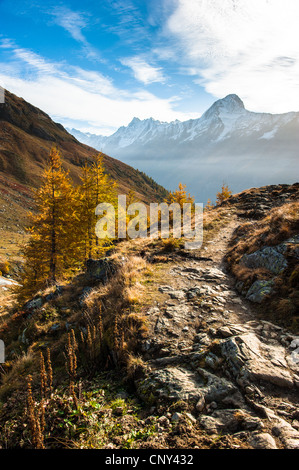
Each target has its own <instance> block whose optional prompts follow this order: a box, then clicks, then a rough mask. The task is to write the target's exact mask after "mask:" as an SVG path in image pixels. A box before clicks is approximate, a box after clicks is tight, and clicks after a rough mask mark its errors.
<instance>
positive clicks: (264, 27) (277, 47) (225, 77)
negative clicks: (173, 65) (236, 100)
mask: <svg viewBox="0 0 299 470" xmlns="http://www.w3.org/2000/svg"><path fill="white" fill-rule="evenodd" d="M298 18H299V2H298V0H250V1H248V0H238V1H236V0H197V1H196V2H194V1H193V0H176V1H175V9H174V11H173V13H172V14H171V15H170V17H169V18H168V21H167V25H166V31H167V32H168V34H170V37H171V38H172V39H175V40H176V43H175V49H176V52H177V57H178V58H179V60H180V61H181V63H182V65H184V67H185V71H186V70H189V73H190V75H195V74H196V75H197V78H196V81H197V83H199V84H200V85H202V86H204V87H205V89H206V91H207V92H209V93H211V94H213V95H214V96H216V97H222V96H224V95H226V94H228V93H237V94H239V95H240V96H241V97H242V99H244V100H245V103H246V104H247V107H248V108H250V109H252V110H259V111H261V110H265V111H269V112H286V111H290V110H298V109H299V94H298V87H299V49H298V43H299V29H298Z"/></svg>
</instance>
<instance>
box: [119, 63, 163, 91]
mask: <svg viewBox="0 0 299 470" xmlns="http://www.w3.org/2000/svg"><path fill="white" fill-rule="evenodd" d="M121 63H122V64H123V65H125V66H126V67H129V68H131V69H132V70H133V73H134V77H135V78H136V80H138V81H140V82H142V83H144V84H145V85H148V84H150V83H154V82H159V83H164V82H165V77H164V76H163V73H162V71H161V68H159V67H153V66H152V65H149V64H148V63H147V62H146V61H145V60H144V59H142V58H141V57H130V58H125V59H121Z"/></svg>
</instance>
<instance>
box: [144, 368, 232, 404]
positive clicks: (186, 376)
mask: <svg viewBox="0 0 299 470" xmlns="http://www.w3.org/2000/svg"><path fill="white" fill-rule="evenodd" d="M136 385H137V390H138V392H139V395H140V396H141V397H142V398H143V399H144V400H145V401H148V400H150V399H151V397H152V398H155V400H157V399H158V400H159V401H162V402H163V401H164V402H165V401H167V400H170V401H181V400H182V401H185V402H187V403H189V404H190V405H191V406H192V405H193V406H195V405H196V404H197V403H198V402H199V401H200V400H202V399H204V401H205V402H207V403H211V402H213V401H214V402H218V401H221V400H222V399H223V398H225V397H227V396H228V395H230V394H233V393H235V392H236V391H237V388H236V386H235V385H234V384H233V383H231V382H229V381H228V380H226V379H224V378H220V377H217V376H216V375H214V374H211V373H209V372H207V371H206V370H204V369H200V368H198V370H197V372H195V371H190V370H188V369H186V368H185V367H183V366H182V367H168V368H163V369H158V370H156V371H154V372H152V373H150V374H149V375H148V376H147V377H146V378H145V379H143V380H140V381H138V382H137V383H136Z"/></svg>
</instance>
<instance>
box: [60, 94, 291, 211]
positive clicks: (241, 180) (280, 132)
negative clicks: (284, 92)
mask: <svg viewBox="0 0 299 470" xmlns="http://www.w3.org/2000/svg"><path fill="white" fill-rule="evenodd" d="M68 131H69V132H70V133H71V134H72V135H74V136H75V137H76V138H77V139H78V140H79V141H80V142H83V143H85V144H87V145H90V146H92V147H94V148H96V149H98V150H101V151H103V152H105V153H108V154H109V155H111V156H113V157H115V158H118V159H121V160H122V161H124V162H126V163H128V164H130V165H132V166H134V167H137V168H139V169H140V170H142V171H145V172H146V173H148V174H149V175H150V176H152V177H153V178H154V179H156V180H157V181H158V182H159V183H160V184H162V185H163V186H164V187H167V188H169V189H174V188H175V187H176V186H177V184H178V182H179V181H181V182H183V183H186V184H187V188H188V189H189V190H190V192H191V193H192V194H194V195H195V196H196V200H197V201H198V202H206V200H207V198H211V199H212V200H213V199H215V194H216V192H217V191H218V190H219V188H220V186H221V184H222V182H226V183H227V184H228V185H229V186H230V187H231V189H232V190H233V192H239V191H241V190H244V189H246V188H250V187H254V186H256V187H257V186H263V185H267V184H278V183H294V182H295V181H296V180H298V179H299V113H298V112H290V113H286V114H269V113H254V112H251V111H247V110H246V109H245V107H244V104H243V102H242V100H241V99H240V98H239V97H238V96H237V95H234V94H232V95H228V96H226V97H225V98H223V99H221V100H218V101H216V102H215V103H214V104H213V105H212V106H211V107H210V108H209V109H208V110H207V111H206V112H205V113H204V114H203V115H202V117H200V118H198V119H190V120H188V121H185V122H180V121H174V122H170V123H167V122H160V121H156V120H154V119H152V118H150V119H145V120H140V119H138V118H134V119H133V120H132V121H131V122H130V124H129V125H128V126H127V127H124V126H123V127H120V128H119V129H118V130H117V131H116V132H115V133H114V134H112V135H111V136H108V137H107V136H101V135H94V134H90V133H83V132H80V131H78V130H76V129H68Z"/></svg>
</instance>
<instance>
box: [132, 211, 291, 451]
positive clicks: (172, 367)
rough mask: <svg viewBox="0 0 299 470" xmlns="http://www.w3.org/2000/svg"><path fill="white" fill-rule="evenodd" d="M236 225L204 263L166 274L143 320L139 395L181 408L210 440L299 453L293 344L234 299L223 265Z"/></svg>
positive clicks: (179, 264)
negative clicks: (145, 330)
mask: <svg viewBox="0 0 299 470" xmlns="http://www.w3.org/2000/svg"><path fill="white" fill-rule="evenodd" d="M241 223H244V219H241V218H240V216H238V215H236V214H233V215H232V216H231V220H230V222H229V223H228V224H227V225H226V226H224V228H222V229H221V230H220V231H219V232H218V234H217V235H216V237H215V238H214V239H213V240H211V241H210V242H208V243H207V246H206V247H205V249H204V250H202V251H201V253H200V255H201V256H197V257H196V256H194V258H191V257H190V258H188V259H183V258H182V259H181V258H178V259H177V260H176V261H175V262H172V263H171V264H167V265H166V267H165V269H164V273H163V276H161V277H163V281H164V283H162V282H161V283H159V285H155V288H154V290H153V292H152V293H151V295H152V299H153V302H152V306H151V307H150V308H149V309H148V310H147V312H146V316H147V319H148V321H149V325H150V326H149V328H150V331H149V335H148V337H147V339H146V340H145V341H144V342H143V344H142V353H143V359H144V361H145V363H146V372H145V374H144V376H143V378H141V379H139V380H137V381H136V386H137V391H138V394H139V395H140V396H141V397H142V398H143V399H145V400H146V401H147V402H149V403H152V405H153V406H157V405H159V404H163V403H164V404H165V403H167V404H170V403H173V404H175V403H177V404H178V405H180V406H181V405H182V404H183V409H184V410H185V415H186V413H187V417H188V418H189V419H190V420H191V421H192V422H193V423H194V424H196V425H198V426H199V427H200V428H202V429H203V430H205V432H207V433H208V434H210V435H213V434H216V435H219V434H222V435H223V434H229V435H231V436H232V437H236V438H239V439H241V440H243V441H244V442H245V443H246V445H247V446H249V447H250V448H267V449H268V448H269V449H276V448H289V449H298V448H299V409H298V408H297V403H298V391H299V390H298V388H299V360H298V359H299V356H298V349H297V348H298V347H299V338H298V337H296V336H294V335H293V334H291V333H289V332H288V331H286V330H285V329H284V328H282V327H280V326H278V325H276V324H273V323H271V322H268V321H263V320H261V319H260V318H258V316H257V314H256V312H255V308H254V304H252V303H251V302H249V301H247V300H246V299H244V298H243V297H241V296H239V295H238V293H237V292H236V291H235V289H234V279H233V278H232V276H231V275H230V274H229V273H228V272H227V270H226V266H225V264H224V261H223V258H224V255H225V253H226V252H227V249H228V244H229V240H230V239H231V237H232V234H233V232H234V230H235V229H236V227H238V226H239V225H240V224H241ZM172 409H173V410H174V411H175V405H174V407H172ZM177 409H180V408H179V406H178V407H177ZM181 416H182V414H181V412H174V413H173V414H172V417H171V419H172V421H179V420H180V419H181Z"/></svg>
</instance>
